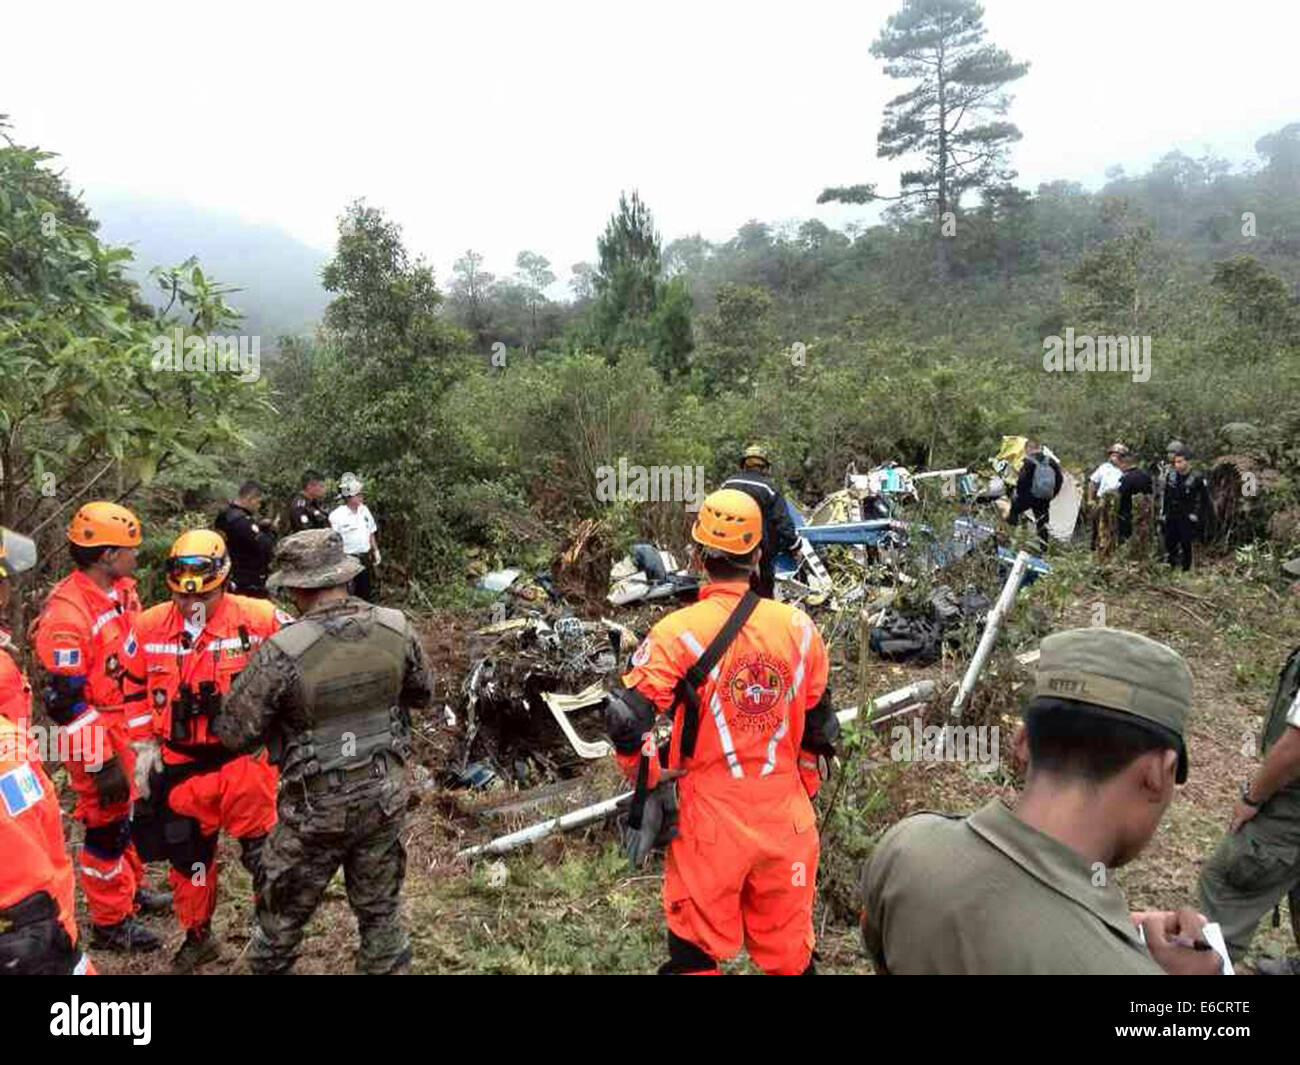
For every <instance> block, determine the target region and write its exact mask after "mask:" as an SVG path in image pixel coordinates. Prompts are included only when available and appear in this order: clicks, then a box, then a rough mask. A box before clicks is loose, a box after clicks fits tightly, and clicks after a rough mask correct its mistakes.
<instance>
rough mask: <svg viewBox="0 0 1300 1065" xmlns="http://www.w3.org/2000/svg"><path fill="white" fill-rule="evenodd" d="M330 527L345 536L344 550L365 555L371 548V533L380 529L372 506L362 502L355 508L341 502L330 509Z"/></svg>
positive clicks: (350, 553)
mask: <svg viewBox="0 0 1300 1065" xmlns="http://www.w3.org/2000/svg"><path fill="white" fill-rule="evenodd" d="M330 528H332V529H333V530H334V531H335V532H337V533H338V534H339V535H340V536H342V537H343V550H344V552H345V553H346V554H349V555H364V554H365V553H366V552H367V551H369V550H370V534H371V533H373V532H376V531H378V526H377V525H375V519H374V518H373V517H371V514H370V508H369V507H368V506H366V505H365V504H364V503H362V504H361V505H360V506H359V507H357V509H356V510H353V509H352V508H351V507H350V506H348V505H347V504H346V503H340V504H339V505H338V506H337V507H335V508H334V509H333V510H331V511H330Z"/></svg>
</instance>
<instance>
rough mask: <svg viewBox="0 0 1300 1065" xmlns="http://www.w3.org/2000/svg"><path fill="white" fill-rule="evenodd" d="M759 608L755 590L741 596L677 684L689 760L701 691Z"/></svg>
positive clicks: (694, 736)
mask: <svg viewBox="0 0 1300 1065" xmlns="http://www.w3.org/2000/svg"><path fill="white" fill-rule="evenodd" d="M756 606H758V595H757V593H756V592H755V591H754V589H752V588H751V589H749V590H748V591H747V592H745V594H744V595H743V596H742V597H741V599H740V602H739V603H737V604H736V608H735V609H734V610H733V611H732V612H731V616H730V617H728V618H727V621H726V624H724V625H723V626H722V628H721V629H719V630H718V634H717V635H716V636H715V637H713V642H712V643H710V644H709V646H708V647H706V648H705V649H704V654H702V655H700V657H699V660H698V661H697V662H696V663H695V664H694V665H693V666H691V668H690V669H688V670H687V671H686V675H685V676H684V677H682V679H681V680H680V681H678V682H677V689H678V690H677V702H678V703H681V704H682V705H683V706H684V708H685V717H684V718H683V719H682V748H681V750H682V757H683V758H690V757H691V756H692V755H694V754H695V738H696V736H697V735H698V734H699V728H700V701H699V694H698V692H699V689H700V685H702V684H703V683H704V682H705V681H706V680H707V679H708V676H709V674H710V673H712V672H713V667H714V666H716V665H717V664H718V659H720V658H721V657H722V656H723V655H724V654H726V653H727V648H728V647H730V646H731V645H732V643H733V642H734V641H735V639H736V635H737V634H738V633H739V632H740V630H741V629H742V628H744V625H745V622H746V621H748V620H749V615H750V614H752V613H753V612H754V608H755V607H756Z"/></svg>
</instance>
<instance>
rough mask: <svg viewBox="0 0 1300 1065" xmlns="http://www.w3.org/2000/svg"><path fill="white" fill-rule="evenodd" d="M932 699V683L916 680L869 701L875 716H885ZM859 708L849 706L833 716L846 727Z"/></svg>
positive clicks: (930, 681) (854, 718)
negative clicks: (874, 710) (907, 705)
mask: <svg viewBox="0 0 1300 1065" xmlns="http://www.w3.org/2000/svg"><path fill="white" fill-rule="evenodd" d="M933 698H934V681H932V680H918V681H917V682H916V683H915V684H909V685H908V686H907V687H906V688H897V689H895V690H894V691H892V692H885V694H884V695H878V696H876V697H875V698H874V699H872V700H871V705H872V706H874V707H875V708H876V713H877V714H887V713H889V711H891V710H893V709H894V708H895V707H898V706H903V705H906V704H908V703H926V702H929V701H930V700H931V699H933ZM860 710H861V707H857V706H850V707H849V708H848V709H847V710H838V711H836V713H835V716H836V717H837V718H838V719H839V722H840V724H841V725H846V724H848V723H849V722H850V721H854V720H856V719H857V717H858V714H859V712H860Z"/></svg>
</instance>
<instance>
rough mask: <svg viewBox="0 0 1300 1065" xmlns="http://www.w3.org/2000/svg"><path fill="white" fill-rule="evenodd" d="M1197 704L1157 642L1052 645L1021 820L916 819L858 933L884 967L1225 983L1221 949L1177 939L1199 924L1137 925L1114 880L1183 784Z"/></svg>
mask: <svg viewBox="0 0 1300 1065" xmlns="http://www.w3.org/2000/svg"><path fill="white" fill-rule="evenodd" d="M1191 703H1192V675H1191V672H1190V671H1189V670H1188V668H1187V665H1186V663H1185V662H1184V661H1183V660H1182V658H1181V657H1180V656H1179V655H1178V654H1177V653H1175V652H1174V651H1172V650H1170V649H1169V648H1168V647H1166V646H1165V645H1164V644H1160V643H1157V642H1156V641H1154V640H1151V639H1148V638H1147V637H1145V636H1140V635H1138V634H1137V633H1132V632H1124V631H1122V630H1119V629H1106V628H1086V629H1074V630H1071V631H1068V632H1059V633H1054V634H1053V635H1051V636H1048V637H1047V638H1046V639H1044V640H1043V642H1042V646H1041V648H1040V655H1039V660H1038V672H1037V676H1036V678H1035V682H1034V695H1033V698H1032V700H1031V701H1030V703H1029V706H1028V707H1027V708H1026V711H1025V723H1024V727H1023V728H1021V730H1020V732H1019V733H1018V734H1017V736H1016V750H1017V756H1018V757H1019V758H1020V759H1021V761H1022V762H1023V761H1026V760H1027V769H1026V777H1025V788H1024V791H1023V792H1022V793H1021V794H1020V797H1019V799H1018V801H1017V802H1016V805H1015V806H1014V808H1013V807H1011V806H1009V805H1008V804H1007V803H1005V802H1004V801H1003V800H1002V799H1001V798H996V799H994V800H992V801H991V802H989V803H988V804H987V805H986V806H984V807H983V808H982V809H980V810H979V811H977V812H976V813H974V814H972V815H971V816H969V817H950V816H945V815H943V814H937V813H920V814H914V815H913V816H911V817H908V818H905V819H904V820H902V821H900V822H899V823H898V824H896V825H895V826H894V827H893V828H891V829H890V830H889V831H888V832H887V833H885V835H884V837H883V838H882V839H881V841H880V843H879V845H878V846H877V847H876V849H875V850H874V851H873V852H872V854H871V857H870V859H869V860H868V862H867V866H866V870H865V875H864V876H863V898H862V907H863V909H862V914H863V916H862V936H863V941H864V943H865V944H866V947H867V950H868V952H869V953H870V954H871V956H872V958H873V959H874V960H875V963H876V966H877V969H878V970H879V971H881V972H888V973H899V974H911V973H944V974H973V975H974V974H980V975H982V974H1002V973H1016V974H1032V975H1040V974H1041V975H1046V974H1056V973H1070V974H1074V973H1084V974H1093V975H1111V974H1133V975H1138V974H1159V973H1160V972H1162V971H1164V972H1170V973H1176V974H1177V973H1186V974H1202V975H1211V974H1215V973H1218V972H1219V971H1220V969H1221V962H1220V959H1219V958H1218V956H1217V955H1216V954H1214V953H1213V951H1210V950H1205V949H1194V947H1192V946H1181V945H1179V944H1178V943H1176V942H1174V938H1175V937H1179V938H1187V939H1190V940H1191V941H1192V942H1193V943H1194V942H1197V941H1200V940H1202V936H1201V930H1202V929H1203V928H1204V925H1205V923H1206V921H1205V918H1204V917H1203V916H1201V915H1199V914H1196V913H1194V912H1193V911H1191V910H1190V909H1188V910H1180V911H1178V912H1177V913H1173V912H1155V913H1145V914H1136V915H1135V914H1130V912H1129V908H1128V904H1127V902H1126V901H1125V898H1124V893H1123V892H1122V891H1121V890H1120V887H1119V884H1118V883H1116V880H1115V875H1114V873H1115V870H1116V869H1118V868H1119V867H1120V866H1122V865H1125V864H1126V863H1128V862H1130V861H1132V860H1133V859H1134V858H1136V857H1137V856H1138V854H1140V853H1141V851H1142V849H1143V848H1144V847H1145V846H1146V845H1147V844H1148V843H1149V842H1150V840H1151V838H1152V836H1153V835H1154V834H1155V831H1156V828H1157V827H1158V825H1159V824H1160V819H1161V818H1162V817H1163V816H1164V812H1165V809H1166V808H1167V807H1168V805H1169V802H1170V800H1171V799H1172V798H1173V793H1174V785H1175V784H1181V783H1183V782H1184V781H1185V780H1186V779H1187V748H1186V744H1185V742H1184V739H1183V726H1184V723H1185V721H1186V719H1187V714H1188V712H1189V711H1190V709H1191ZM972 742H973V741H972ZM1139 922H1140V926H1141V928H1142V929H1143V932H1144V935H1145V942H1144V940H1143V938H1142V937H1141V936H1139V933H1138V927H1139Z"/></svg>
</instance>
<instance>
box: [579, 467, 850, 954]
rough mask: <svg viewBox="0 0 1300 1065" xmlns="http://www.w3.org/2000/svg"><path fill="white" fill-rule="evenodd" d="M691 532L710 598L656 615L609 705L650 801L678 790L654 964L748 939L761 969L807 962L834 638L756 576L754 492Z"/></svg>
mask: <svg viewBox="0 0 1300 1065" xmlns="http://www.w3.org/2000/svg"><path fill="white" fill-rule="evenodd" d="M691 536H692V539H693V540H694V541H695V543H696V544H697V545H698V546H697V547H696V549H695V562H696V565H697V566H700V567H702V568H703V570H704V572H705V573H706V574H707V577H708V581H707V583H706V584H705V585H704V586H703V587H702V588H701V589H700V598H699V602H697V603H694V604H693V605H691V606H688V607H685V608H684V609H682V610H678V611H675V612H673V613H672V614H669V615H668V616H667V617H665V618H663V619H662V620H661V621H660V622H659V623H658V624H657V625H655V627H654V628H653V629H651V630H650V634H649V636H647V637H646V639H645V640H644V641H643V642H642V644H641V646H640V647H638V648H637V650H636V653H635V654H634V655H633V656H632V662H631V667H632V668H631V670H630V671H629V672H628V673H627V674H626V675H624V677H623V687H621V688H616V689H615V690H614V691H613V692H612V693H611V695H610V697H609V699H608V701H607V703H606V708H605V720H606V729H607V731H608V733H609V736H610V738H611V740H612V741H613V744H614V748H615V751H616V753H617V756H618V761H619V763H620V765H621V767H622V768H623V770H624V772H625V773H626V774H627V775H628V776H629V778H631V779H633V780H635V781H637V792H638V795H639V796H642V797H646V806H647V808H649V807H652V806H655V805H657V804H659V803H666V804H667V805H668V806H669V807H671V806H672V805H673V797H672V794H671V789H672V788H674V787H675V788H677V789H678V791H679V795H678V796H677V797H676V805H677V807H678V808H679V810H680V831H679V834H678V835H677V836H676V838H674V839H672V841H671V843H669V845H668V853H667V858H666V861H665V866H664V882H663V906H664V914H665V918H666V921H667V925H668V961H667V963H666V964H665V965H664V966H663V967H662V968H661V969H660V970H659V971H660V973H661V974H691V973H694V974H709V975H715V974H717V972H718V960H719V959H723V958H730V957H732V956H733V955H735V954H736V953H738V952H739V950H740V948H741V947H742V946H744V947H745V948H747V950H748V951H749V956H750V958H751V959H752V960H753V961H754V963H755V964H756V965H757V966H759V968H761V969H763V970H764V971H765V972H768V973H774V974H777V973H780V974H812V973H814V972H815V969H814V963H813V946H814V939H813V926H812V907H813V896H814V890H815V885H816V880H817V861H818V855H819V846H818V838H817V821H816V817H815V815H814V814H813V808H812V803H811V802H810V798H811V796H813V795H815V794H816V792H817V789H818V787H819V786H820V784H821V781H822V779H823V774H822V766H821V765H819V762H826V763H828V761H829V759H830V758H833V757H834V754H835V750H834V743H835V740H836V738H837V736H838V733H839V722H838V721H837V719H836V717H835V714H834V711H833V710H832V709H831V697H830V689H829V688H828V686H827V655H826V648H825V645H824V644H823V643H822V639H821V635H820V634H819V633H818V631H817V627H816V626H815V625H814V624H813V623H812V621H811V620H810V619H809V617H808V616H807V615H806V614H804V613H803V612H802V611H800V610H798V609H796V608H794V607H792V606H787V605H785V604H783V603H776V602H773V601H772V600H770V599H762V598H760V597H759V596H758V595H757V593H755V592H754V591H753V589H752V588H751V587H750V577H751V576H752V575H753V572H754V570H755V569H756V568H757V567H758V566H759V564H760V562H761V555H762V550H763V548H762V541H763V518H762V514H761V513H760V511H759V509H758V505H757V504H756V503H755V502H754V500H753V499H752V498H750V497H749V496H748V495H746V494H745V493H744V492H741V491H739V490H737V489H729V488H724V489H720V490H718V491H716V492H713V493H711V494H710V495H709V496H708V497H706V498H705V499H704V501H703V503H702V505H701V507H700V511H699V514H698V516H697V518H696V521H695V525H694V528H693V529H692V531H691ZM751 611H752V612H751ZM737 626H739V627H738V628H737ZM715 640H718V644H717V646H716V647H715V646H714V644H715ZM701 659H705V661H704V662H703V663H702V664H701V665H699V668H696V667H697V664H699V663H700V660H701ZM715 659H716V661H715V664H714V665H713V667H712V668H711V669H710V668H709V660H715ZM660 713H670V714H671V716H672V717H673V722H672V734H671V741H670V743H669V745H668V747H667V750H666V751H665V752H664V753H665V754H666V755H667V760H666V766H664V765H663V764H661V758H662V755H655V754H652V751H653V726H654V720H655V717H656V715H657V714H660ZM647 744H649V745H650V746H649V747H647V746H646V745H647ZM635 802H636V800H634V806H635Z"/></svg>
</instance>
